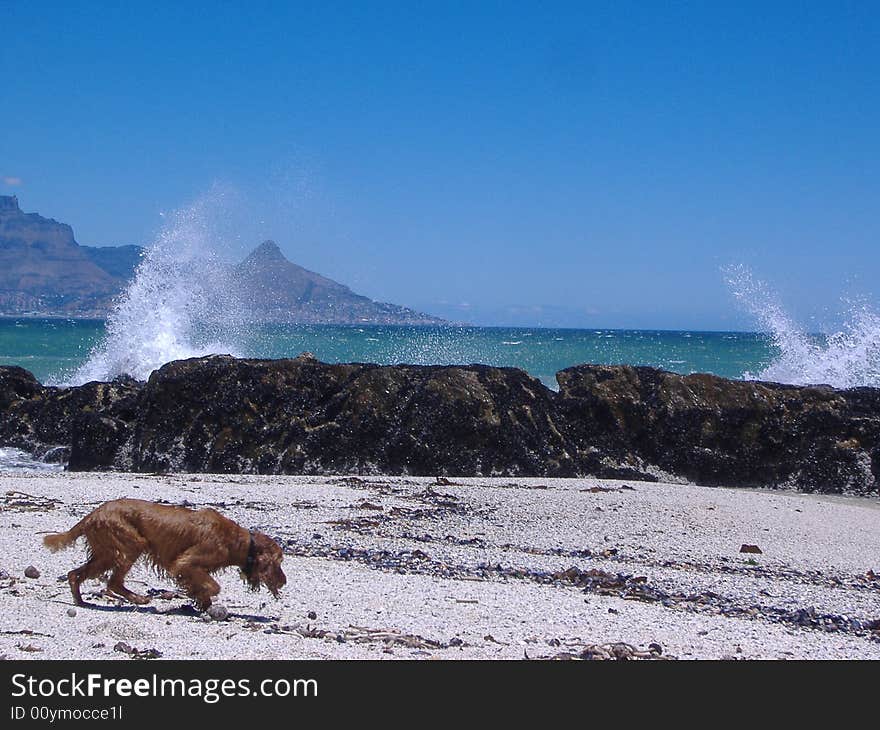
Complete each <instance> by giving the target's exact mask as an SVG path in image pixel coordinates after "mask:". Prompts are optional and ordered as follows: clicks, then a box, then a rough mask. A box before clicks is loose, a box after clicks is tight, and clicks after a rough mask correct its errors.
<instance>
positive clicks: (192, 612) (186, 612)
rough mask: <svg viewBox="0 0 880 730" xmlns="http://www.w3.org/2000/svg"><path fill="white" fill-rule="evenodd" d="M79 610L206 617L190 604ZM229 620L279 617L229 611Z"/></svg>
mask: <svg viewBox="0 0 880 730" xmlns="http://www.w3.org/2000/svg"><path fill="white" fill-rule="evenodd" d="M79 608H83V609H88V610H89V611H104V612H106V613H137V614H151V615H153V616H185V617H189V618H203V617H207V614H206V613H203V612H201V611H199V610H198V609H197V608H196V607H195V606H193V605H192V604H185V605H183V606H178V607H176V608H171V609H168V610H159V609H158V608H157V607H156V606H136V605H134V604H118V605H114V606H102V605H101V604H99V603H89V602H88V601H86V602H84V603H83V604H81V605H80V606H79ZM230 619H241V620H242V621H248V622H251V623H257V624H271V623H275V622H276V621H279V620H280V617H272V616H257V615H255V614H250V613H233V612H232V611H230V612H229V616H227V618H226V619H225V620H226V621H228V620H230Z"/></svg>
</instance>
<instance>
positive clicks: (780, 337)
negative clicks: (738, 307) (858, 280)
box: [724, 266, 880, 388]
mask: <svg viewBox="0 0 880 730" xmlns="http://www.w3.org/2000/svg"><path fill="white" fill-rule="evenodd" d="M724 276H725V279H726V281H727V285H728V286H729V287H730V289H731V291H732V292H733V294H734V296H735V297H736V298H737V299H738V300H739V302H740V303H741V304H742V306H743V307H745V309H746V310H747V311H749V312H750V313H751V314H752V316H754V317H755V319H756V320H757V322H758V323H759V325H760V327H761V330H762V331H764V332H767V333H768V334H769V335H770V336H771V338H772V342H773V345H774V347H775V349H776V350H777V353H776V355H775V357H774V358H773V360H772V361H771V362H770V364H769V365H768V366H767V367H766V368H764V369H763V370H761V371H760V372H757V373H750V372H745V373H743V377H744V378H746V379H747V380H767V381H772V382H777V383H791V384H795V385H818V384H824V385H832V386H834V387H835V388H854V387H857V386H872V387H880V315H878V314H877V312H875V311H874V310H872V309H871V308H870V307H869V306H868V305H867V304H865V303H859V304H851V305H850V306H849V309H848V312H847V316H846V319H845V323H844V325H843V327H842V328H841V329H839V330H838V331H836V332H834V333H832V334H829V335H824V336H816V335H811V334H809V333H807V332H806V331H804V329H803V328H802V327H800V326H799V325H798V324H797V323H796V322H795V321H794V320H793V319H792V318H791V317H790V316H789V315H788V314H787V313H786V311H785V310H784V308H783V307H782V304H781V303H780V301H779V298H778V296H777V295H776V293H775V292H773V291H772V290H771V289H770V288H769V287H768V286H767V284H766V283H764V282H763V281H760V280H758V279H755V277H754V276H753V275H752V272H751V271H749V270H748V269H747V268H746V267H744V266H734V267H730V268H728V269H726V270H725V271H724Z"/></svg>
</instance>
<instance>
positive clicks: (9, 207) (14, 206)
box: [0, 195, 21, 213]
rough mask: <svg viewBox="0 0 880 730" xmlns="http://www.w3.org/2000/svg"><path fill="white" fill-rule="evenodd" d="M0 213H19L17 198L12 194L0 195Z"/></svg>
mask: <svg viewBox="0 0 880 730" xmlns="http://www.w3.org/2000/svg"><path fill="white" fill-rule="evenodd" d="M0 213H21V208H19V207H18V198H16V197H15V196H14V195H0Z"/></svg>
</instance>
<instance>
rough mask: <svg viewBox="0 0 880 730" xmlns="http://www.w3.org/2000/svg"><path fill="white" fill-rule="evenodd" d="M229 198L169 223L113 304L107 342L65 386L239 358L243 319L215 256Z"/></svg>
mask: <svg viewBox="0 0 880 730" xmlns="http://www.w3.org/2000/svg"><path fill="white" fill-rule="evenodd" d="M224 198H225V195H224V194H223V193H222V192H218V191H214V192H212V193H211V194H209V195H207V196H205V197H203V198H202V199H200V200H199V201H197V202H196V203H194V204H193V205H191V206H190V207H188V208H184V209H181V210H179V211H177V212H175V213H173V214H172V215H171V216H170V218H169V221H168V223H167V224H166V225H165V226H164V228H163V229H162V231H161V232H160V233H159V235H158V236H157V238H156V240H155V241H154V242H153V244H152V245H151V246H150V247H149V248H148V249H147V250H146V251H145V253H144V256H143V259H142V261H141V263H140V265H139V266H138V268H137V271H136V272H135V277H134V279H133V280H132V282H131V283H130V284H129V286H128V288H127V289H126V291H125V292H124V293H123V294H122V296H121V297H120V298H119V300H118V301H117V303H116V304H115V306H114V308H113V311H112V313H111V315H110V317H109V318H108V321H107V333H106V336H105V337H104V339H103V340H102V341H101V342H100V343H98V345H96V346H95V348H94V349H93V350H92V352H91V353H90V354H89V357H88V359H87V361H86V362H85V363H84V364H83V365H82V366H81V367H80V368H79V369H77V370H76V371H75V372H74V373H73V374H72V375H71V376H70V377H69V378H68V384H71V385H78V384H82V383H86V382H89V381H92V380H103V381H106V380H112V379H113V378H115V377H118V376H121V375H130V376H132V377H134V378H137V379H138V380H145V379H146V378H147V377H149V375H150V373H151V372H153V371H154V370H156V369H157V368H159V367H161V366H162V365H164V364H165V363H167V362H170V361H172V360H180V359H184V358H188V357H198V356H203V355H208V354H212V353H223V354H230V355H238V354H239V353H238V352H237V348H236V347H235V345H234V342H235V340H236V339H237V338H236V336H235V334H236V332H238V331H239V330H240V328H241V326H242V323H243V322H244V321H245V319H246V317H245V316H244V310H243V306H242V303H241V300H240V298H238V297H237V296H236V294H235V287H234V286H233V285H232V281H231V269H230V267H229V266H228V265H227V264H226V263H224V262H223V261H222V260H221V259H220V257H219V255H218V250H220V249H222V247H223V241H222V240H221V238H220V236H219V234H218V233H217V230H216V220H217V216H218V214H220V213H221V212H222V210H221V206H222V205H223V204H224Z"/></svg>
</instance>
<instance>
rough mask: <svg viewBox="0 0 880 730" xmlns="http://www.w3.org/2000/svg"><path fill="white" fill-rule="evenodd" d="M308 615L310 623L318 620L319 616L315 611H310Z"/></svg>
mask: <svg viewBox="0 0 880 730" xmlns="http://www.w3.org/2000/svg"><path fill="white" fill-rule="evenodd" d="M306 615H307V616H308V618H309V620H310V621H314V620H315V619H316V618H318V614H316V613H315V612H314V611H309V612H308V614H306Z"/></svg>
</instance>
